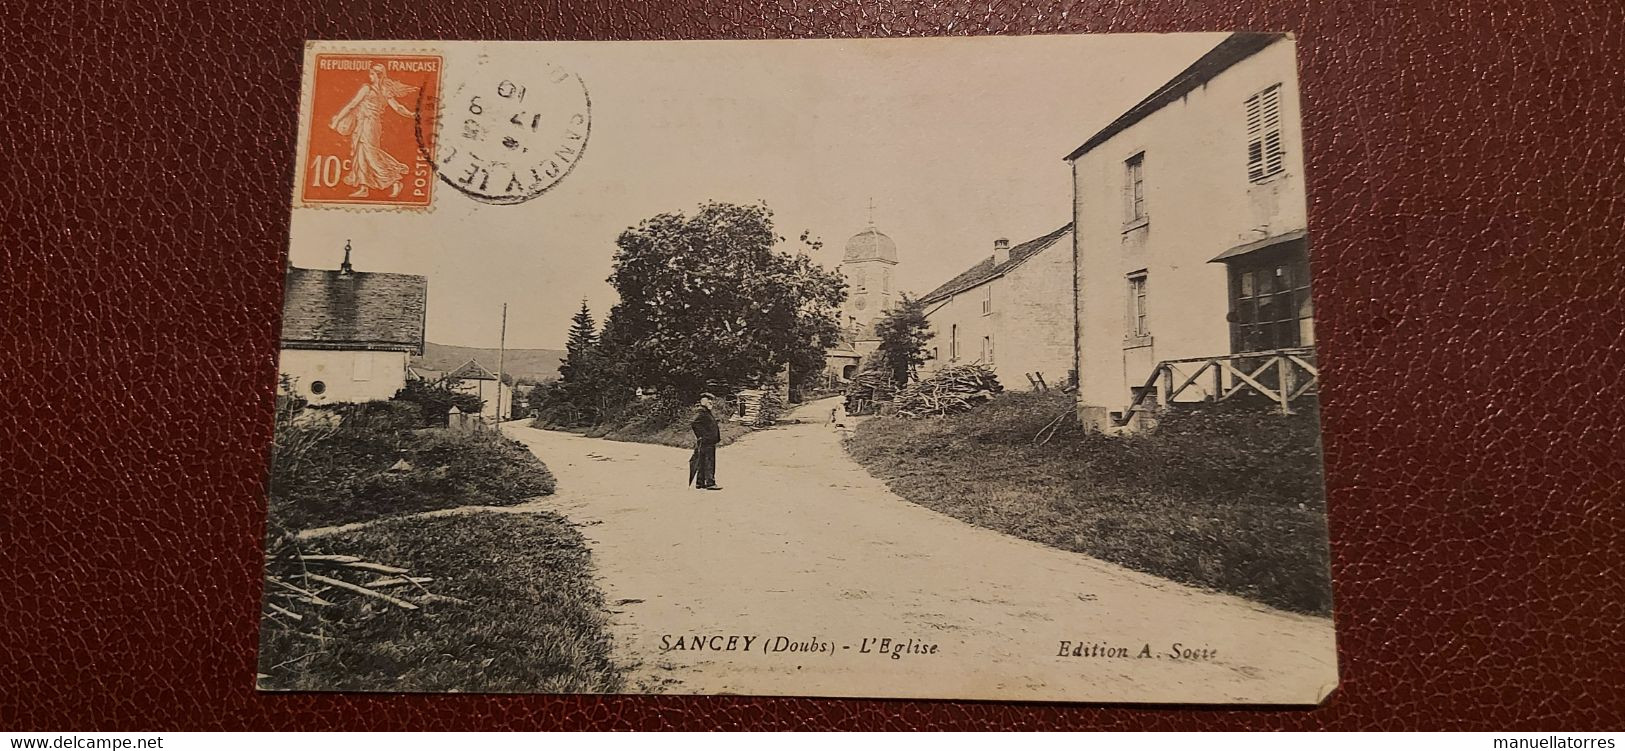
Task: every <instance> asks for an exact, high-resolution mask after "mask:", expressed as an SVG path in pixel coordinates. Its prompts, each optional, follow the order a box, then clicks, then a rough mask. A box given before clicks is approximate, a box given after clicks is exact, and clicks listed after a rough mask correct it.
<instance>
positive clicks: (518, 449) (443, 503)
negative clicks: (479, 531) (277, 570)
mask: <svg viewBox="0 0 1625 751" xmlns="http://www.w3.org/2000/svg"><path fill="white" fill-rule="evenodd" d="M419 424H421V418H420V416H419V415H418V413H416V412H414V411H413V410H412V409H411V406H410V405H405V406H402V405H400V404H398V403H393V402H375V403H373V404H368V405H356V406H355V407H353V408H347V409H345V410H341V411H333V412H320V411H314V410H311V411H307V412H305V413H304V414H302V415H300V416H298V418H297V419H293V418H291V417H290V418H289V419H286V420H279V422H278V425H277V432H276V439H275V446H274V447H273V449H272V460H271V500H270V523H271V528H272V530H273V535H274V534H275V532H276V531H279V530H280V531H291V530H301V529H310V528H314V527H325V526H331V525H337V524H347V523H350V522H358V521H366V520H369V519H376V518H380V517H386V516H396V515H400V514H409V513H415V512H420V511H431V510H434V509H441V508H453V507H457V506H508V505H513V504H516V503H519V502H521V501H524V500H525V499H527V498H534V497H536V496H539V495H547V494H550V493H552V492H553V489H554V480H553V474H552V473H551V472H549V471H548V469H547V466H546V465H544V464H543V463H542V462H541V461H540V460H538V459H537V458H536V456H535V455H534V454H532V453H530V451H528V450H527V449H526V448H525V447H524V446H523V445H522V444H520V443H518V442H517V441H512V440H508V439H506V438H503V437H502V436H501V435H500V434H498V433H496V432H495V431H489V432H478V433H455V432H452V431H450V430H447V429H445V428H420V427H417V426H418V425H419Z"/></svg>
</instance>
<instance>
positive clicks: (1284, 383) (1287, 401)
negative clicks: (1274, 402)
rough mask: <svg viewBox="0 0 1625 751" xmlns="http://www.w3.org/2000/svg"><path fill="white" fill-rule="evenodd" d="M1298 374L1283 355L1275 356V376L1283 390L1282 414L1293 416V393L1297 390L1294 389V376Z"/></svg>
mask: <svg viewBox="0 0 1625 751" xmlns="http://www.w3.org/2000/svg"><path fill="white" fill-rule="evenodd" d="M1296 374H1297V371H1295V370H1293V369H1292V363H1289V362H1287V359H1286V358H1285V357H1283V356H1281V355H1276V356H1275V375H1276V377H1277V380H1278V381H1279V383H1278V384H1276V385H1278V386H1279V387H1280V389H1281V394H1280V396H1281V414H1283V415H1290V414H1292V392H1293V391H1295V390H1296V389H1295V388H1294V387H1293V380H1294V379H1293V376H1295V375H1296Z"/></svg>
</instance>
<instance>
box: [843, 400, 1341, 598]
mask: <svg viewBox="0 0 1625 751" xmlns="http://www.w3.org/2000/svg"><path fill="white" fill-rule="evenodd" d="M1069 404H1070V398H1069V397H1067V396H1065V395H1059V394H1049V395H1035V394H1027V393H1011V394H1005V395H1001V396H999V397H998V398H996V399H994V400H993V401H992V402H990V403H989V404H988V405H986V406H984V407H982V408H981V409H978V410H976V411H974V412H971V413H968V414H964V415H958V416H954V417H948V418H942V419H924V420H908V419H903V418H896V417H879V418H874V419H871V420H869V421H867V422H865V423H863V424H862V425H860V426H859V427H858V429H857V430H856V432H855V434H854V435H853V436H852V437H851V438H850V439H848V442H847V448H848V450H849V451H850V452H851V454H852V455H853V456H854V457H855V458H856V459H857V460H858V461H859V462H860V463H862V464H863V465H864V466H865V467H866V468H868V469H869V471H870V472H872V473H873V474H875V476H877V477H880V478H882V479H884V480H886V482H887V484H888V485H890V486H891V488H892V490H893V491H894V492H896V493H897V494H898V495H901V496H903V497H904V498H907V499H909V500H910V501H913V502H915V503H918V504H920V505H923V506H926V507H928V508H931V509H934V510H936V511H939V512H942V513H944V514H948V515H950V516H953V517H956V518H958V519H962V520H964V521H966V522H969V523H971V524H975V525H978V526H982V527H987V528H990V529H996V530H999V531H1001V532H1004V533H1007V534H1011V535H1015V536H1018V537H1022V538H1026V539H1029V540H1033V541H1036V542H1040V543H1043V544H1045V545H1050V546H1053V547H1057V548H1061V549H1064V550H1071V551H1075V552H1080V553H1086V554H1088V555H1092V556H1095V557H1097V558H1101V559H1104V560H1108V561H1112V562H1114V563H1118V564H1121V565H1123V566H1127V567H1129V568H1132V569H1136V570H1139V571H1143V572H1146V573H1150V574H1154V575H1157V576H1161V577H1165V578H1168V579H1172V580H1175V581H1179V582H1184V583H1186V584H1194V585H1197V586H1201V587H1207V588H1211V589H1215V590H1219V591H1222V592H1228V593H1231V594H1236V595H1240V596H1243V597H1247V598H1250V599H1254V600H1257V601H1259V602H1264V603H1267V604H1270V605H1273V606H1276V607H1280V608H1284V609H1288V610H1294V611H1298V612H1304V613H1314V614H1322V615H1324V614H1328V613H1330V611H1331V582H1330V577H1329V571H1328V565H1329V551H1328V550H1327V546H1326V531H1325V498H1324V491H1323V486H1322V479H1321V467H1320V454H1319V449H1318V425H1317V421H1316V416H1315V415H1314V414H1313V413H1309V414H1302V415H1297V416H1294V417H1290V418H1283V417H1281V416H1279V415H1271V414H1266V413H1262V412H1257V413H1250V412H1239V411H1227V412H1213V411H1208V412H1190V413H1175V414H1173V415H1170V416H1169V417H1168V418H1167V419H1166V420H1165V421H1164V422H1163V424H1162V426H1161V427H1159V428H1158V429H1157V430H1155V431H1153V432H1150V433H1146V434H1142V435H1135V436H1125V437H1113V436H1106V435H1098V434H1083V433H1082V432H1081V431H1078V430H1076V429H1075V428H1074V429H1073V430H1070V431H1066V432H1063V433H1062V434H1061V435H1059V436H1057V437H1056V438H1055V439H1053V440H1051V441H1050V442H1049V443H1047V444H1045V445H1043V446H1039V447H1034V446H1033V445H1032V440H1033V436H1034V435H1035V434H1037V433H1038V432H1039V430H1040V429H1041V428H1043V427H1044V425H1045V424H1046V423H1048V422H1049V421H1050V420H1051V419H1052V418H1054V417H1055V416H1056V415H1058V414H1061V413H1063V412H1064V411H1066V410H1067V409H1068V405H1069Z"/></svg>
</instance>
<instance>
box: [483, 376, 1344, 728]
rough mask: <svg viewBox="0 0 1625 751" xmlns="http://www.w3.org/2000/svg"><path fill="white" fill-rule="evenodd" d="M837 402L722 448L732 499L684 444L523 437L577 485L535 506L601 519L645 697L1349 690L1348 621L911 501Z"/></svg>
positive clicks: (632, 666)
mask: <svg viewBox="0 0 1625 751" xmlns="http://www.w3.org/2000/svg"><path fill="white" fill-rule="evenodd" d="M830 406H831V404H830V403H828V402H822V403H815V404H811V405H807V406H806V407H804V408H803V409H802V410H801V412H800V413H799V415H792V417H796V416H801V417H803V419H805V420H806V422H805V423H801V424H792V425H787V426H783V427H779V428H775V429H772V430H766V431H761V432H758V433H754V434H752V435H750V436H747V437H746V438H744V439H742V440H741V441H739V442H738V443H735V444H733V445H731V446H726V447H723V448H722V449H721V450H720V451H719V452H718V473H717V478H718V483H719V484H721V485H722V486H723V490H720V491H702V490H693V489H689V488H686V487H684V480H685V478H686V476H687V471H688V452H687V451H684V450H681V449H674V448H668V447H664V446H652V445H645V444H632V443H617V442H611V441H604V440H598V439H590V438H583V437H579V436H574V435H570V434H566V433H556V432H549V431H542V430H535V429H532V428H527V427H521V424H520V423H511V424H509V425H507V426H504V431H505V432H507V433H508V434H509V435H511V436H512V437H514V438H517V439H519V440H520V441H523V442H524V443H525V444H526V445H528V446H529V447H530V448H531V449H532V450H533V451H535V452H536V453H537V455H539V456H540V457H541V458H542V459H543V460H544V461H546V462H547V465H548V466H549V467H550V468H552V470H553V471H554V473H555V474H556V475H557V476H558V480H559V491H558V494H557V495H554V496H551V497H549V498H546V499H543V500H540V501H537V502H536V503H538V504H540V506H541V507H543V508H548V509H553V510H556V511H559V512H561V513H563V514H565V515H567V516H568V517H569V518H570V519H571V520H573V521H575V522H577V523H579V524H581V525H583V526H582V532H583V533H584V534H585V536H586V537H587V539H588V541H589V542H590V544H591V545H592V548H593V552H594V555H595V556H596V558H597V566H598V571H599V576H600V579H601V584H602V586H603V588H604V591H605V595H606V597H607V600H608V602H609V603H610V608H611V610H612V611H614V613H615V615H614V626H615V638H616V640H617V644H616V649H617V656H618V659H620V660H621V661H622V662H623V663H624V665H625V666H626V667H627V670H628V689H629V690H632V691H661V692H673V693H707V694H709V693H722V694H728V693H737V694H745V693H750V694H789V695H801V696H809V695H810V696H830V695H846V696H877V697H963V698H989V699H992V698H1001V699H1017V698H1020V699H1073V700H1088V701H1132V702H1164V701H1168V702H1190V701H1203V700H1206V701H1216V700H1225V701H1235V702H1269V703H1305V702H1312V701H1314V700H1316V699H1317V698H1319V697H1321V696H1324V695H1325V694H1326V693H1328V692H1329V691H1330V690H1331V689H1332V687H1333V686H1334V685H1335V683H1336V677H1335V673H1336V671H1335V667H1334V659H1335V651H1334V647H1333V641H1332V625H1331V622H1330V621H1329V620H1327V619H1324V618H1312V617H1307V616H1300V615H1294V614H1289V613H1283V612H1280V611H1275V610H1271V609H1268V608H1265V607H1263V606H1260V605H1255V604H1253V603H1250V602H1247V601H1245V600H1241V599H1239V598H1235V597H1229V596H1225V595H1218V594H1213V593H1208V592H1203V591H1199V590H1195V589H1191V588H1188V587H1184V586H1181V585H1178V584H1173V583H1170V582H1167V581H1165V580H1162V579H1158V578H1156V577H1152V576H1148V575H1144V574H1139V573H1136V572H1133V571H1129V570H1127V569H1123V568H1120V567H1118V566H1114V565H1111V564H1108V563H1104V562H1101V561H1097V560H1095V559H1092V558H1089V557H1087V556H1084V555H1080V554H1077V553H1069V552H1065V551H1061V550H1056V549H1052V548H1047V547H1044V546H1042V545H1038V544H1036V543H1032V542H1027V541H1025V540H1020V539H1016V538H1013V537H1009V536H1006V535H1003V534H1000V533H997V532H993V531H990V530H986V529H980V528H977V527H972V526H970V525H967V524H965V523H963V522H960V521H958V520H955V519H952V518H949V517H947V516H943V515H941V514H938V513H936V512H934V511H930V510H928V509H926V508H923V507H921V506H916V505H913V504H911V503H908V502H907V501H904V500H902V499H900V498H898V497H897V496H895V495H893V494H892V493H891V492H890V491H888V490H887V489H886V487H885V485H884V484H883V483H881V482H880V481H878V480H876V479H874V478H872V477H870V476H869V475H868V474H867V473H866V472H865V471H864V470H863V469H862V468H861V467H859V466H858V465H857V464H856V463H855V462H853V461H852V460H851V459H850V458H849V457H848V456H847V455H846V453H845V452H844V451H843V450H842V449H841V447H840V433H839V431H838V430H837V429H835V428H832V427H828V426H826V425H824V424H823V422H822V420H821V419H820V417H824V418H827V416H828V414H829V409H830ZM883 639H884V640H889V641H886V642H884V643H883V642H881V641H880V640H883ZM1063 643H1066V644H1067V647H1066V649H1065V651H1066V652H1067V653H1068V655H1069V656H1064V657H1063V656H1061V655H1060V653H1061V652H1062V651H1063V648H1062V645H1063ZM1176 644H1177V645H1179V647H1178V654H1180V655H1181V656H1177V657H1176V656H1175V655H1176V652H1175V650H1176V647H1175V645H1176ZM790 645H797V646H799V647H804V648H805V649H791V648H790ZM781 646H782V647H785V650H784V651H773V648H775V647H781ZM933 650H934V653H933ZM1073 653H1077V656H1071V655H1072V654H1073Z"/></svg>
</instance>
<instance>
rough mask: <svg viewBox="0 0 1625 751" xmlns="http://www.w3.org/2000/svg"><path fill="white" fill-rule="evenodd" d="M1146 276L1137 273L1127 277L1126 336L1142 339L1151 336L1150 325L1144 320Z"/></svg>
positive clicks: (1143, 273) (1142, 272)
mask: <svg viewBox="0 0 1625 751" xmlns="http://www.w3.org/2000/svg"><path fill="white" fill-rule="evenodd" d="M1145 298H1146V275H1145V272H1144V271H1139V272H1136V273H1133V274H1129V276H1128V320H1127V324H1128V325H1127V326H1126V329H1127V332H1128V333H1127V336H1129V337H1142V336H1150V335H1151V325H1150V323H1149V322H1148V321H1147V319H1146V312H1145V307H1146V306H1145Z"/></svg>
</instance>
